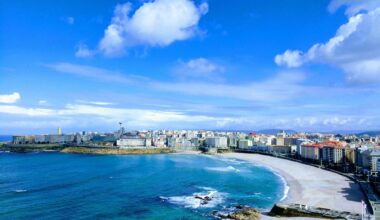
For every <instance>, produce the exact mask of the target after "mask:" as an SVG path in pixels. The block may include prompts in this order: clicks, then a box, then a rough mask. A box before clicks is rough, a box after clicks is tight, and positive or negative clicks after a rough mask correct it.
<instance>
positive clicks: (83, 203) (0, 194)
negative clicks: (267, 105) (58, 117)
mask: <svg viewBox="0 0 380 220" xmlns="http://www.w3.org/2000/svg"><path fill="white" fill-rule="evenodd" d="M283 191H284V186H283V183H282V180H281V179H280V178H279V177H278V176H277V175H275V174H274V173H272V172H271V171H269V170H267V169H265V168H263V167H260V166H253V165H250V164H248V163H245V162H243V161H238V160H233V159H224V158H218V157H210V156H196V155H143V156H129V155H128V156H112V155H81V154H59V153H30V154H13V153H0V219H210V218H212V217H210V213H211V212H212V211H213V210H225V209H226V208H228V207H230V206H232V205H234V204H244V205H250V206H253V207H256V208H259V209H261V210H268V209H270V208H271V207H272V205H273V204H274V203H275V202H277V201H279V200H280V199H281V198H282V197H283V195H284V193H283ZM195 194H198V195H202V196H203V195H209V196H210V197H211V198H212V200H211V201H210V202H209V203H207V204H202V203H201V200H199V199H196V198H194V195H195Z"/></svg>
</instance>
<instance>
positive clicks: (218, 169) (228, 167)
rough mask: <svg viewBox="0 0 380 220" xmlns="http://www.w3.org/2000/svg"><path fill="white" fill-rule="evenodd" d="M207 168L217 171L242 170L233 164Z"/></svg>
mask: <svg viewBox="0 0 380 220" xmlns="http://www.w3.org/2000/svg"><path fill="white" fill-rule="evenodd" d="M205 169H206V170H210V171H217V172H240V170H239V169H237V168H235V167H233V166H227V167H206V168H205Z"/></svg>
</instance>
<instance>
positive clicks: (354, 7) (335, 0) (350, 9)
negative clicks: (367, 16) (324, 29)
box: [328, 0, 380, 16]
mask: <svg viewBox="0 0 380 220" xmlns="http://www.w3.org/2000/svg"><path fill="white" fill-rule="evenodd" d="M342 6H347V8H346V15H347V16H353V15H355V14H357V13H360V12H362V11H367V12H368V11H372V10H374V9H376V8H378V7H379V6H380V1H378V0H332V1H331V3H330V4H329V7H328V9H329V11H330V12H335V11H336V10H337V9H338V8H340V7H342Z"/></svg>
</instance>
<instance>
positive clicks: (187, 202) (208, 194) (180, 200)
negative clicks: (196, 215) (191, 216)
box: [160, 187, 225, 209]
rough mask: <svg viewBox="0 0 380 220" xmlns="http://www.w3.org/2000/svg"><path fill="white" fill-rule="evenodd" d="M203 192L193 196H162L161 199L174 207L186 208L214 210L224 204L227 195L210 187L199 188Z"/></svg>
mask: <svg viewBox="0 0 380 220" xmlns="http://www.w3.org/2000/svg"><path fill="white" fill-rule="evenodd" d="M199 188H200V189H202V190H203V191H202V192H197V193H193V194H192V195H184V196H171V197H164V196H160V199H162V200H163V201H167V202H169V203H171V204H174V205H179V206H182V207H185V208H191V209H198V208H214V207H216V206H218V205H219V204H221V203H223V201H224V197H225V194H224V193H221V192H218V191H217V190H215V189H213V188H210V187H199Z"/></svg>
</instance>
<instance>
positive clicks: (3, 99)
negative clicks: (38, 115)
mask: <svg viewBox="0 0 380 220" xmlns="http://www.w3.org/2000/svg"><path fill="white" fill-rule="evenodd" d="M20 99H21V96H20V93H18V92H14V93H12V94H5V95H0V103H6V104H11V103H16V102H17V101H18V100H20Z"/></svg>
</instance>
